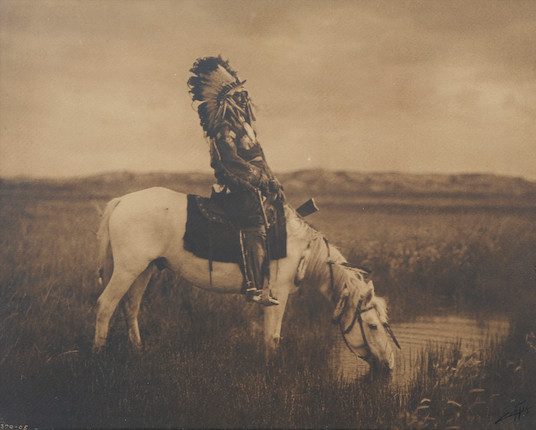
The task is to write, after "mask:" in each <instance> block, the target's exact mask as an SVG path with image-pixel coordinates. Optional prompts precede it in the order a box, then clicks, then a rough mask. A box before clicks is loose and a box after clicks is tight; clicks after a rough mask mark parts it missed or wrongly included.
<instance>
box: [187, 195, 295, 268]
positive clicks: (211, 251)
mask: <svg viewBox="0 0 536 430" xmlns="http://www.w3.org/2000/svg"><path fill="white" fill-rule="evenodd" d="M222 198H225V197H221V196H220V197H218V198H217V199H215V198H207V197H201V196H198V195H195V194H188V210H187V212H188V217H187V220H186V232H185V233H184V238H183V240H184V249H185V250H186V251H189V252H191V253H192V254H194V255H195V256H197V257H199V258H203V259H206V260H209V261H219V262H223V263H237V264H239V265H240V266H242V251H241V247H240V229H239V227H237V226H235V225H233V224H232V223H231V221H230V220H229V219H228V217H227V215H226V213H225V210H224V208H223V205H222V203H221V199H222ZM270 209H272V210H268V211H267V214H266V215H267V217H268V222H269V224H270V227H269V228H268V231H267V241H268V250H269V257H270V260H279V259H281V258H285V257H286V256H287V229H286V221H285V212H284V208H283V204H282V203H281V202H277V203H276V204H274V205H273V206H271V207H270Z"/></svg>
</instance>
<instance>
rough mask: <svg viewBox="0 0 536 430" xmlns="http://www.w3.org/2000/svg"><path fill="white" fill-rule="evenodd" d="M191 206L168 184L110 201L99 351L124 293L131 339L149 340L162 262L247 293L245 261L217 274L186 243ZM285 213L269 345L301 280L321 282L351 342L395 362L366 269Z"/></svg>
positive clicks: (196, 281)
mask: <svg viewBox="0 0 536 430" xmlns="http://www.w3.org/2000/svg"><path fill="white" fill-rule="evenodd" d="M186 206H187V198H186V195H185V194H181V193H177V192H174V191H171V190H169V189H166V188H149V189H146V190H142V191H138V192H135V193H131V194H127V195H125V196H123V197H119V198H116V199H113V200H111V201H110V202H109V203H108V205H107V206H106V209H105V211H104V214H103V218H102V221H101V225H100V228H99V233H98V237H99V241H100V248H99V273H100V276H101V278H102V281H103V285H106V288H105V289H104V292H103V293H102V294H101V296H100V297H99V299H98V304H97V319H96V329H95V340H94V350H96V351H98V350H100V349H101V348H102V347H103V346H104V345H105V344H106V338H107V335H108V327H109V322H110V318H111V316H112V314H113V313H114V311H115V309H116V307H117V305H118V303H119V301H120V300H121V299H122V298H123V297H125V309H126V314H127V324H128V333H129V339H130V341H131V342H132V344H133V345H134V346H136V347H140V346H141V338H140V333H139V329H138V312H139V308H140V302H141V298H142V295H143V293H144V291H145V288H146V287H147V283H148V282H149V279H150V277H151V275H152V273H153V272H154V270H155V262H158V264H163V265H165V266H166V267H167V268H169V269H171V270H173V271H175V272H178V273H180V274H181V276H182V277H184V278H185V279H186V280H187V281H189V282H190V283H192V284H193V285H195V286H197V287H200V288H204V289H207V290H211V291H213V292H219V293H235V294H236V293H239V292H240V289H241V285H242V273H241V271H240V269H239V267H238V265H237V264H232V263H221V262H214V263H213V272H212V276H211V274H210V273H209V270H208V262H207V260H204V259H201V258H198V257H196V256H195V255H194V254H192V253H190V252H188V251H186V250H185V249H184V247H183V240H182V238H183V236H184V232H185V228H186V216H187V211H186V209H187V207H186ZM285 214H286V218H287V241H288V242H287V257H286V258H283V259H280V260H277V261H272V262H271V266H270V270H271V292H272V295H273V296H274V297H276V298H277V299H278V300H279V302H280V305H279V306H271V307H269V308H265V309H264V340H265V345H266V348H267V351H268V352H269V351H271V350H273V349H275V347H276V346H277V345H278V343H279V338H280V333H281V322H282V320H283V314H284V312H285V307H286V303H287V300H288V296H289V294H291V293H292V292H294V291H296V286H295V284H296V283H300V284H301V285H309V286H311V287H316V288H319V290H320V291H321V292H322V293H323V294H324V295H325V296H326V297H327V298H328V299H329V300H331V301H332V302H333V303H335V304H336V307H335V311H334V320H336V321H337V322H338V323H339V325H340V327H341V332H342V333H343V336H344V338H345V341H346V342H347V345H348V347H349V348H351V349H352V350H353V351H354V352H355V353H356V354H357V355H359V356H361V357H362V358H365V359H367V361H369V362H371V363H374V364H380V365H382V366H384V367H389V368H392V367H393V365H394V359H393V353H392V350H391V348H390V345H389V340H388V336H387V334H388V332H387V331H386V329H388V324H387V314H386V310H385V302H384V301H382V300H378V299H377V298H375V297H374V287H373V285H372V282H370V281H369V282H367V281H365V280H364V278H363V276H362V273H360V272H359V271H356V270H352V269H349V268H347V267H344V266H342V265H341V263H344V262H345V261H346V260H345V259H344V258H343V256H342V255H341V254H340V252H339V251H338V250H337V249H336V248H335V247H333V246H331V245H328V244H327V242H326V241H325V240H324V237H323V236H322V235H321V234H320V233H318V232H317V231H316V230H314V229H313V228H311V227H310V226H309V225H308V224H307V223H305V222H304V221H303V220H302V219H301V218H300V217H299V216H297V215H296V213H295V212H294V210H292V209H291V208H290V207H288V206H287V207H285ZM298 265H299V270H298ZM211 277H212V280H211ZM244 306H246V304H244ZM371 310H374V312H370V311H371ZM356 321H358V322H359V324H355V323H356Z"/></svg>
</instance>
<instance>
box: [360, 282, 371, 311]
mask: <svg viewBox="0 0 536 430" xmlns="http://www.w3.org/2000/svg"><path fill="white" fill-rule="evenodd" d="M373 298H374V285H373V286H372V288H369V289H368V290H367V292H366V293H365V296H364V297H363V304H362V306H363V307H366V306H368V305H370V302H371V301H372V299H373Z"/></svg>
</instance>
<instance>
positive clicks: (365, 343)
mask: <svg viewBox="0 0 536 430" xmlns="http://www.w3.org/2000/svg"><path fill="white" fill-rule="evenodd" d="M323 239H324V243H325V244H326V247H327V249H328V266H329V281H330V284H331V290H332V291H333V290H334V289H335V281H334V275H333V265H334V264H335V262H334V261H330V260H329V258H330V257H331V252H330V250H329V242H328V239H327V238H326V237H324V238H323ZM362 303H363V300H360V301H359V303H358V304H357V307H356V309H355V313H354V318H353V319H352V322H351V323H350V325H349V326H348V327H346V329H343V328H342V326H341V324H339V328H340V329H341V335H342V339H343V340H344V343H345V345H346V347H347V348H348V350H349V351H350V352H351V353H352V354H354V355H355V356H357V357H359V358H361V359H363V360H368V359H369V358H370V355H371V352H370V347H369V343H368V341H367V337H366V336H365V329H364V328H363V319H362V318H361V314H362V313H364V312H368V311H370V310H372V309H374V306H369V307H368V308H366V309H360V308H361V304H362ZM356 321H357V322H359V328H360V329H361V337H362V338H363V345H361V346H360V347H359V348H361V347H365V348H366V349H367V354H366V355H364V356H363V355H359V354H357V353H356V352H355V351H354V349H353V348H352V347H351V346H350V344H349V343H348V340H346V335H347V334H348V333H350V332H351V331H352V329H353V328H354V326H355V323H356Z"/></svg>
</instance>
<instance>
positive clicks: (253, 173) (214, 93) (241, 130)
mask: <svg viewBox="0 0 536 430" xmlns="http://www.w3.org/2000/svg"><path fill="white" fill-rule="evenodd" d="M190 71H191V72H192V74H193V76H191V77H190V79H189V80H188V86H189V88H190V93H191V95H192V100H193V101H198V102H200V104H199V106H198V109H197V111H198V114H199V118H200V120H201V126H202V127H203V130H204V133H205V136H206V137H207V138H208V139H209V142H210V157H211V164H210V165H211V167H212V168H213V169H214V175H215V177H216V179H217V182H218V185H217V187H218V190H214V193H213V195H215V196H217V195H219V196H223V197H224V198H223V199H221V200H222V202H223V204H224V206H225V210H226V213H227V215H228V217H229V218H230V220H231V222H232V223H233V224H234V225H235V226H236V227H237V228H238V229H239V230H240V243H241V247H242V254H243V260H244V261H243V265H242V266H243V267H242V271H243V274H244V282H245V293H246V299H247V300H248V301H254V302H256V303H260V304H262V305H265V306H269V305H277V304H279V302H278V301H277V300H276V299H274V298H273V297H271V295H270V286H269V282H270V279H269V276H270V262H269V255H268V250H267V238H266V233H267V228H268V219H267V217H266V207H268V206H270V205H272V204H274V203H275V202H282V201H284V199H285V196H284V193H283V187H282V186H281V184H280V183H279V181H278V180H277V179H276V177H275V176H274V174H273V173H272V171H271V170H270V168H269V166H268V164H267V162H266V158H265V156H264V153H263V150H262V148H261V146H260V144H259V141H258V140H257V134H256V130H255V116H254V114H253V110H252V105H251V101H250V99H249V96H248V93H247V91H246V89H245V87H244V83H245V82H246V81H240V80H239V79H238V76H237V74H236V72H235V71H233V70H232V69H231V68H230V66H229V63H228V62H227V61H224V60H223V59H222V58H221V57H220V56H218V57H206V58H200V59H198V60H197V61H196V62H195V63H194V66H193V67H192V69H190Z"/></svg>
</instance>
